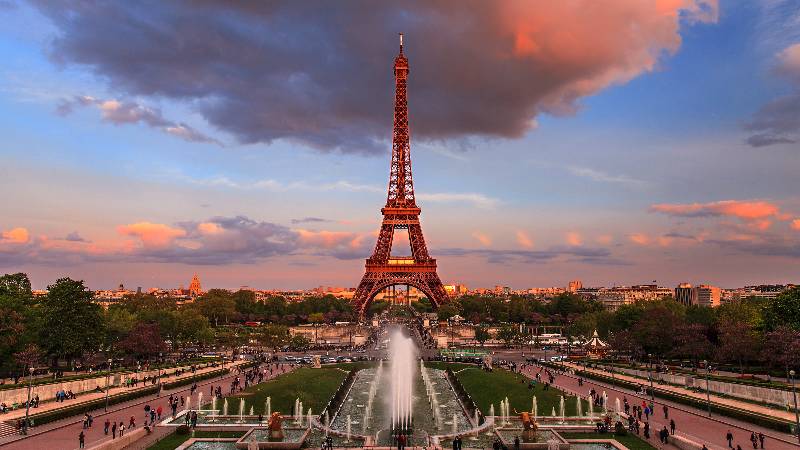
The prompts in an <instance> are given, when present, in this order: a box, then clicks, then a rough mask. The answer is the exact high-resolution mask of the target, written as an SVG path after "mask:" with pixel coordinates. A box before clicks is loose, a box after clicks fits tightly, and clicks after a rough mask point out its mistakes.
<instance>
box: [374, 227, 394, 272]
mask: <svg viewBox="0 0 800 450" xmlns="http://www.w3.org/2000/svg"><path fill="white" fill-rule="evenodd" d="M393 239H394V225H392V224H387V223H384V224H383V225H381V231H380V233H379V234H378V242H377V243H375V251H374V252H373V253H372V257H371V258H370V259H371V260H373V261H380V262H386V261H388V260H389V256H390V255H391V253H392V240H393Z"/></svg>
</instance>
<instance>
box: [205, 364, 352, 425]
mask: <svg viewBox="0 0 800 450" xmlns="http://www.w3.org/2000/svg"><path fill="white" fill-rule="evenodd" d="M346 377H347V371H346V370H342V369H339V368H334V367H324V368H322V369H312V368H309V367H301V368H299V369H296V370H294V371H292V372H289V373H286V374H283V375H280V376H279V377H277V378H275V379H273V380H270V381H266V382H264V383H261V384H256V385H253V386H250V387H249V388H247V389H245V390H244V392H242V393H239V394H236V395H234V396H232V397H228V414H238V413H239V398H244V399H245V408H244V409H245V414H249V412H250V406H251V405H252V406H253V408H254V410H255V411H254V412H255V413H256V414H259V413H261V414H263V413H264V407H265V406H264V403H265V402H266V400H267V397H271V400H270V403H271V405H272V412H276V411H278V412H281V413H283V414H286V415H289V414H291V413H292V409H293V408H294V400H295V399H296V398H299V399H300V401H302V402H303V408H304V409H306V410H307V409H308V408H309V407H311V409H312V412H316V413H318V412H320V411H321V410H322V408H324V407H325V405H326V404H328V401H329V400H330V399H331V397H333V394H334V393H335V392H336V389H338V388H339V385H341V384H342V381H344V379H345V378H346ZM221 403H222V402H219V403H217V407H219V408H220V409H221V408H222V404H221Z"/></svg>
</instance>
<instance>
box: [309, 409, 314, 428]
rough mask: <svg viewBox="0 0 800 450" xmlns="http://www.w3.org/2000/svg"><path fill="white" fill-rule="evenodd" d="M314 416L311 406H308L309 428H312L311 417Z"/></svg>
mask: <svg viewBox="0 0 800 450" xmlns="http://www.w3.org/2000/svg"><path fill="white" fill-rule="evenodd" d="M312 417H313V416H312V415H311V408H308V428H311V419H312Z"/></svg>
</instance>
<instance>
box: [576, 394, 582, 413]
mask: <svg viewBox="0 0 800 450" xmlns="http://www.w3.org/2000/svg"><path fill="white" fill-rule="evenodd" d="M575 415H577V416H578V417H581V416H583V401H581V397H580V395H576V396H575Z"/></svg>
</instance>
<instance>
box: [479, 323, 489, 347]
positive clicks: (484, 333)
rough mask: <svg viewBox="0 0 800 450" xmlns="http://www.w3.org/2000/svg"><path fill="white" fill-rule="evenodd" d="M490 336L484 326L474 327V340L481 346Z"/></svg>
mask: <svg viewBox="0 0 800 450" xmlns="http://www.w3.org/2000/svg"><path fill="white" fill-rule="evenodd" d="M491 337H492V335H491V334H489V330H487V329H486V328H485V327H475V340H476V341H478V343H480V344H481V347H483V344H485V343H486V341H488V340H489V339H490V338H491Z"/></svg>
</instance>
